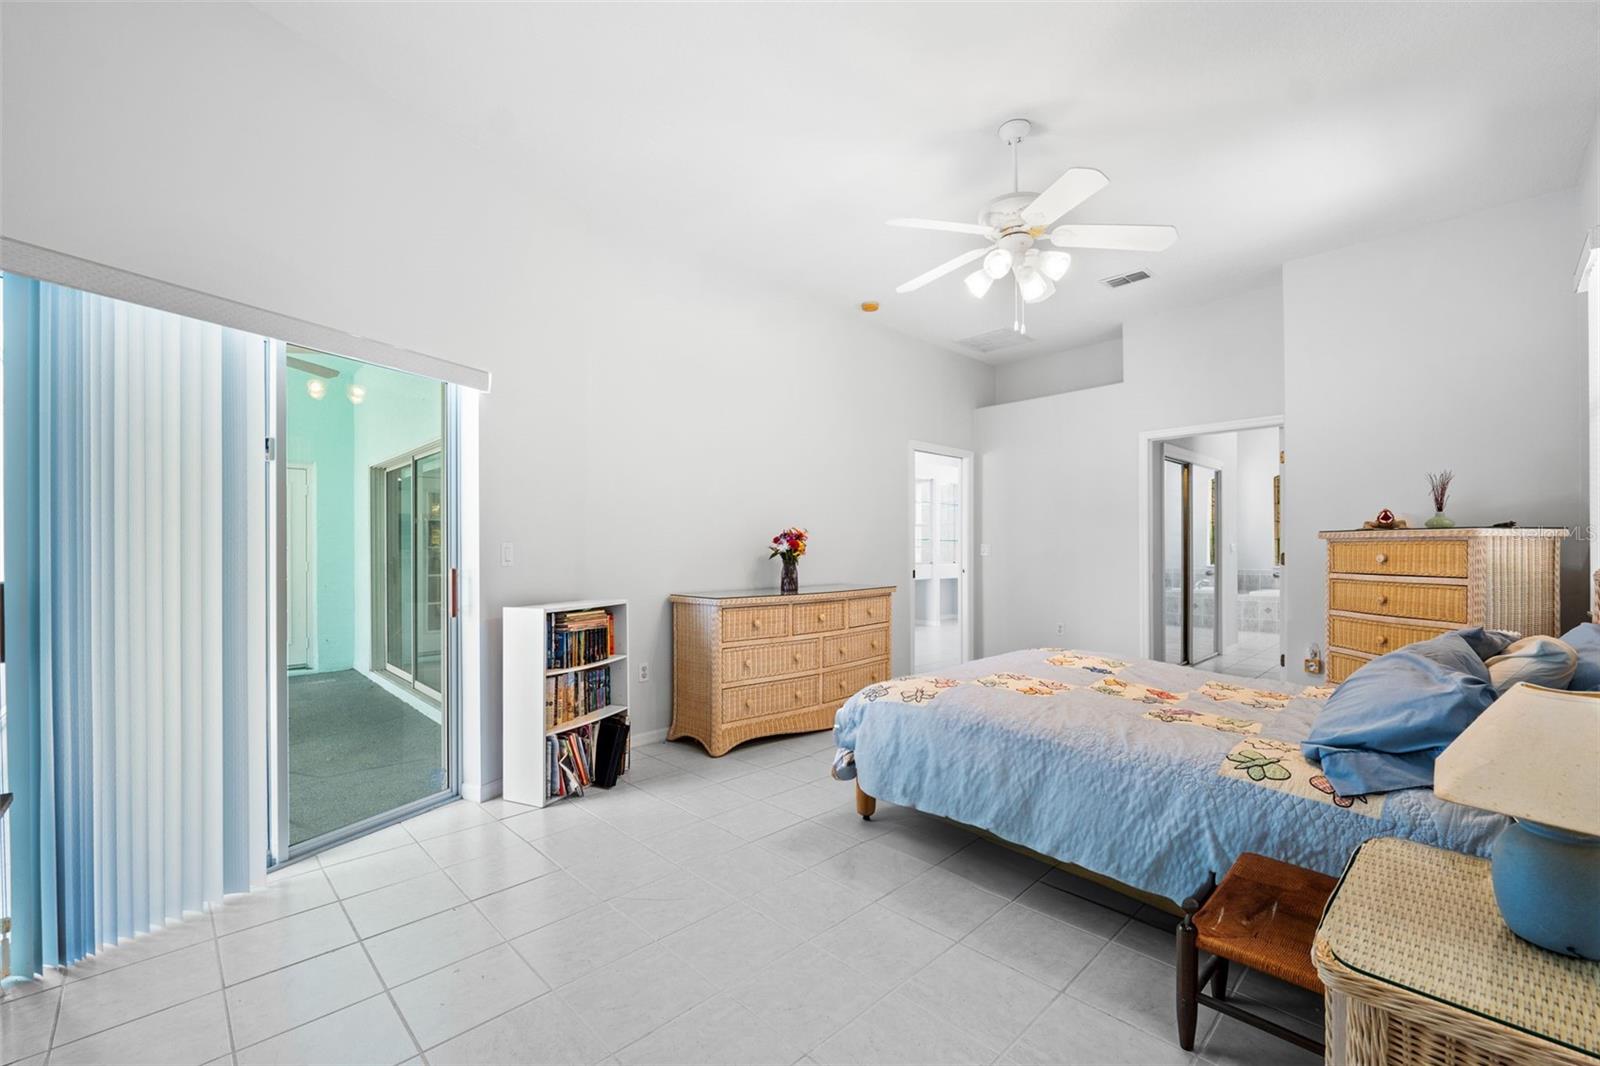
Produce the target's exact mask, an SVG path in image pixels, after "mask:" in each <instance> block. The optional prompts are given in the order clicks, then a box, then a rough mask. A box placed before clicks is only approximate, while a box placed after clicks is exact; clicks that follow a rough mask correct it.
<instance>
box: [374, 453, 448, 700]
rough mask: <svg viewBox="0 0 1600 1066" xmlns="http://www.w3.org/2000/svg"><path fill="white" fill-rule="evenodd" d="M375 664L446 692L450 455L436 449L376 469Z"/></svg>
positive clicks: (417, 685) (434, 693)
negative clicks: (446, 532)
mask: <svg viewBox="0 0 1600 1066" xmlns="http://www.w3.org/2000/svg"><path fill="white" fill-rule="evenodd" d="M372 496H373V513H374V514H379V513H381V515H382V521H381V522H380V523H375V524H374V526H373V528H374V530H376V531H377V535H378V537H379V539H380V541H381V542H380V543H378V544H377V545H375V550H374V551H373V556H372V557H373V561H374V572H373V579H372V591H373V603H372V617H373V619H374V620H375V621H376V623H377V624H376V625H375V627H374V629H373V635H372V636H373V647H374V648H375V649H380V650H379V651H378V653H377V654H376V655H374V659H375V661H377V662H381V663H382V664H383V667H384V669H385V670H387V671H388V672H389V673H390V674H391V675H392V676H393V677H394V679H395V680H396V681H399V682H401V683H403V684H406V685H409V686H410V687H412V688H413V689H415V690H416V691H417V692H419V693H422V694H423V695H424V696H425V697H426V698H428V699H431V700H435V701H437V700H439V699H441V698H442V693H443V691H444V628H445V578H446V574H445V561H444V560H445V552H444V506H445V480H444V452H443V450H442V449H441V448H440V446H439V445H438V444H431V445H429V446H428V447H427V448H426V449H424V450H423V451H420V452H413V453H410V454H408V455H405V456H402V457H400V458H398V459H393V460H390V461H389V462H387V463H384V464H382V465H380V466H376V467H373V469H372Z"/></svg>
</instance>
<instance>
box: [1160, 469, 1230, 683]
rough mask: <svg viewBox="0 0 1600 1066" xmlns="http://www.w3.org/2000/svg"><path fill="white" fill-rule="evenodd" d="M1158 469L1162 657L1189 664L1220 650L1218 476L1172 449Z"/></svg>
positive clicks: (1213, 471)
mask: <svg viewBox="0 0 1600 1066" xmlns="http://www.w3.org/2000/svg"><path fill="white" fill-rule="evenodd" d="M1175 453H1176V454H1175ZM1161 470H1162V492H1161V525H1162V537H1161V542H1162V553H1161V554H1162V563H1161V573H1162V579H1161V602H1162V615H1163V626H1162V633H1163V635H1164V640H1163V642H1162V653H1161V657H1162V659H1164V660H1165V661H1166V662H1169V663H1187V664H1189V665H1191V666H1192V665H1195V664H1197V663H1203V662H1205V661H1206V660H1207V659H1212V658H1215V657H1216V656H1217V655H1218V653H1219V652H1220V651H1221V647H1220V645H1219V639H1218V638H1219V634H1220V627H1219V625H1218V619H1219V609H1220V606H1221V603H1220V600H1219V597H1218V590H1217V578H1218V574H1219V563H1220V559H1219V554H1218V553H1219V541H1220V536H1221V530H1220V528H1219V526H1218V511H1217V492H1218V487H1219V484H1218V483H1219V480H1220V475H1219V472H1218V470H1217V469H1216V468H1215V467H1213V466H1208V465H1206V464H1204V463H1201V462H1197V461H1195V460H1193V459H1191V458H1188V457H1187V456H1184V455H1183V454H1181V453H1178V451H1177V449H1172V448H1170V447H1169V448H1168V450H1167V453H1166V454H1165V455H1164V456H1163V462H1162V464H1161Z"/></svg>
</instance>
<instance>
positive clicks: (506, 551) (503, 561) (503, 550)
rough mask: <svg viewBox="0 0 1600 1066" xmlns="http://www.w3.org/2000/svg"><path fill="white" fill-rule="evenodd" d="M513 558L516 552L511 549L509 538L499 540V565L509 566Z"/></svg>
mask: <svg viewBox="0 0 1600 1066" xmlns="http://www.w3.org/2000/svg"><path fill="white" fill-rule="evenodd" d="M515 558H516V552H515V551H514V550H513V549H512V547H511V542H510V541H509V540H503V541H501V542H500V565H501V566H510V565H511V564H512V561H513V560H514V559H515Z"/></svg>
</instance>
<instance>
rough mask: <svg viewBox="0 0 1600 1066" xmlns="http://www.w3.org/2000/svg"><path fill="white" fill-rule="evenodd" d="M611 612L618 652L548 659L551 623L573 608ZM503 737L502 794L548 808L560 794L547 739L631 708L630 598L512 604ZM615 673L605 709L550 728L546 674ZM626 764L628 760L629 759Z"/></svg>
mask: <svg viewBox="0 0 1600 1066" xmlns="http://www.w3.org/2000/svg"><path fill="white" fill-rule="evenodd" d="M595 609H603V610H607V611H610V612H611V616H612V618H613V620H614V621H613V630H614V636H615V645H614V647H615V654H613V655H612V656H610V657H609V658H607V659H603V660H601V661H600V662H595V663H590V664H588V665H587V666H573V667H566V668H564V669H551V668H549V667H548V666H547V665H546V662H545V648H546V646H547V637H548V634H549V631H550V627H551V626H552V625H554V624H555V622H556V619H557V618H558V616H560V615H563V614H566V613H567V612H569V611H591V610H595ZM502 636H503V640H502V646H501V647H502V651H501V662H502V669H501V677H502V681H501V700H500V707H501V722H500V729H501V737H502V741H503V752H502V754H503V758H504V769H503V771H502V773H501V794H502V795H503V796H504V797H505V798H506V799H507V800H510V801H511V802H512V803H524V804H527V805H529V806H533V807H543V806H545V805H546V804H548V803H551V802H553V801H554V800H557V799H565V798H570V797H560V796H551V795H550V781H549V780H548V779H547V778H548V777H549V760H548V759H547V758H546V755H545V752H546V747H545V740H546V738H548V737H551V736H554V735H556V734H559V733H565V732H568V731H569V730H572V729H576V728H578V727H579V726H582V725H592V724H595V723H598V722H599V721H600V720H601V719H603V718H610V717H611V716H613V715H622V716H624V717H626V716H627V713H628V603H627V601H626V600H574V601H572V602H570V603H542V604H537V605H535V606H532V607H507V608H506V609H505V613H504V615H503V617H502ZM594 670H609V671H610V672H611V702H610V703H609V704H607V705H606V706H604V707H602V708H600V709H599V710H596V711H592V712H590V713H588V714H585V715H581V716H579V717H577V718H574V719H572V720H570V721H566V722H562V723H561V724H559V725H556V726H554V727H550V726H549V725H547V723H546V721H545V708H544V691H545V680H546V678H550V677H555V676H557V675H560V674H580V673H589V672H591V671H594ZM623 765H624V767H626V765H627V763H626V761H625V762H624V764H623Z"/></svg>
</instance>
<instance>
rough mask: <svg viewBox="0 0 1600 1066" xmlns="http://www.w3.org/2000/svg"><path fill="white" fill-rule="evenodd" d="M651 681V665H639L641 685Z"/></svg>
mask: <svg viewBox="0 0 1600 1066" xmlns="http://www.w3.org/2000/svg"><path fill="white" fill-rule="evenodd" d="M649 680H650V664H649V663H640V664H639V684H641V685H643V684H645V683H646V682H647V681H649Z"/></svg>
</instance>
